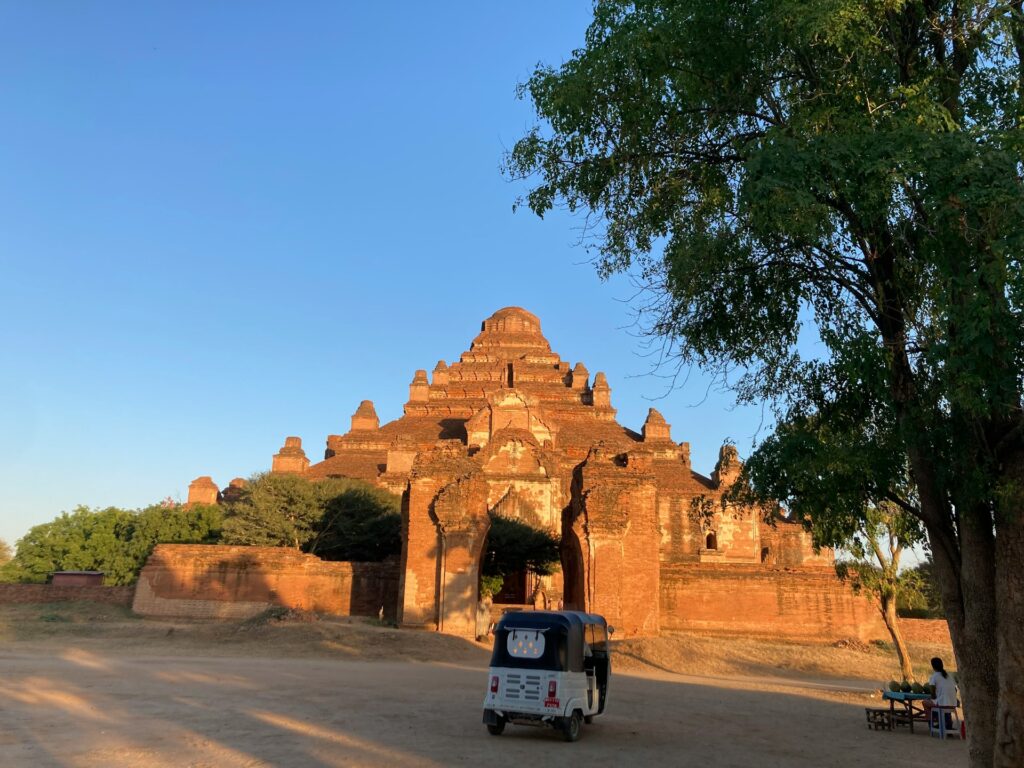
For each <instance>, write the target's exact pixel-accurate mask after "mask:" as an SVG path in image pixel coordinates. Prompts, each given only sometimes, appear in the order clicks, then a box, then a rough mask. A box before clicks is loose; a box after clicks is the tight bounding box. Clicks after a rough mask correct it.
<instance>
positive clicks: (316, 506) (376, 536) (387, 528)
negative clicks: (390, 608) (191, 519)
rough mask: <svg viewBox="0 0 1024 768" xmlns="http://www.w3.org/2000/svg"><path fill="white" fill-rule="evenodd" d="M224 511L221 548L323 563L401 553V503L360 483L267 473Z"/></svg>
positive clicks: (383, 556) (260, 476)
mask: <svg viewBox="0 0 1024 768" xmlns="http://www.w3.org/2000/svg"><path fill="white" fill-rule="evenodd" d="M225 506H226V513H225V519H224V535H223V540H224V543H225V544H246V545H253V546H267V547H273V546H284V547H294V548H296V549H301V550H303V551H304V552H309V553H311V554H315V555H317V556H319V557H321V558H323V559H325V560H352V561H379V560H383V559H385V558H387V557H390V556H393V555H397V554H399V553H400V552H401V547H402V540H401V514H400V511H401V500H400V499H399V498H398V497H397V496H395V495H393V494H390V493H388V492H386V491H383V490H381V489H379V488H376V487H374V486H372V485H370V484H369V483H366V482H363V481H361V480H350V479H344V478H331V479H327V480H321V481H317V482H313V481H310V480H306V479H304V478H302V477H298V476H296V475H288V474H271V473H265V474H261V475H256V476H255V477H253V478H252V480H251V481H250V482H249V483H248V484H247V485H246V486H245V488H244V489H242V491H241V492H240V493H239V495H238V498H236V499H234V500H232V501H230V502H228V503H227V504H226V505H225Z"/></svg>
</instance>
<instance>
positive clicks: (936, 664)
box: [924, 656, 959, 720]
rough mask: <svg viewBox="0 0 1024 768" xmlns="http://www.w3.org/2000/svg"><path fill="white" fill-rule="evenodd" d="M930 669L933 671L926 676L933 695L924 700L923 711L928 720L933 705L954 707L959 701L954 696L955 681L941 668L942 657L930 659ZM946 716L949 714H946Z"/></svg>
mask: <svg viewBox="0 0 1024 768" xmlns="http://www.w3.org/2000/svg"><path fill="white" fill-rule="evenodd" d="M932 669H933V670H935V671H934V672H932V676H931V677H929V678H928V685H930V686H932V687H933V688H934V689H935V697H934V698H933V699H925V701H924V711H925V713H926V714H927V715H928V719H929V720H930V719H931V712H932V708H933V707H955V706H957V704H958V703H959V701H958V700H957V696H956V683H954V682H953V678H952V677H950V676H949V673H948V672H946V670H945V669H944V668H943V666H942V659H940V658H939V657H938V656H936V657H935V658H934V659H932ZM947 717H949V716H948V715H947Z"/></svg>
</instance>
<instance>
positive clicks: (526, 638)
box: [491, 627, 566, 671]
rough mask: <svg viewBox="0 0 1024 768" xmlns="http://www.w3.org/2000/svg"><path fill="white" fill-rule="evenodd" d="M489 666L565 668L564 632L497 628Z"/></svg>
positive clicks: (525, 628)
mask: <svg viewBox="0 0 1024 768" xmlns="http://www.w3.org/2000/svg"><path fill="white" fill-rule="evenodd" d="M491 666H492V667H513V668H522V669H551V670H558V671H562V670H564V669H565V668H566V638H565V630H564V629H561V628H559V627H546V628H544V629H539V628H533V627H499V628H498V629H497V630H495V633H494V653H493V654H492V655H491Z"/></svg>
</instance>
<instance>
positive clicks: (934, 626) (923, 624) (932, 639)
mask: <svg viewBox="0 0 1024 768" xmlns="http://www.w3.org/2000/svg"><path fill="white" fill-rule="evenodd" d="M900 631H901V632H902V633H903V638H904V639H905V640H906V641H907V642H908V643H921V644H922V645H952V644H953V641H952V640H951V639H950V637H949V624H947V623H946V620H945V619H900Z"/></svg>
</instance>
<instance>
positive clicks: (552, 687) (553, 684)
mask: <svg viewBox="0 0 1024 768" xmlns="http://www.w3.org/2000/svg"><path fill="white" fill-rule="evenodd" d="M557 695H558V681H557V680H549V681H548V698H549V699H553V698H555V696H557Z"/></svg>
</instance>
